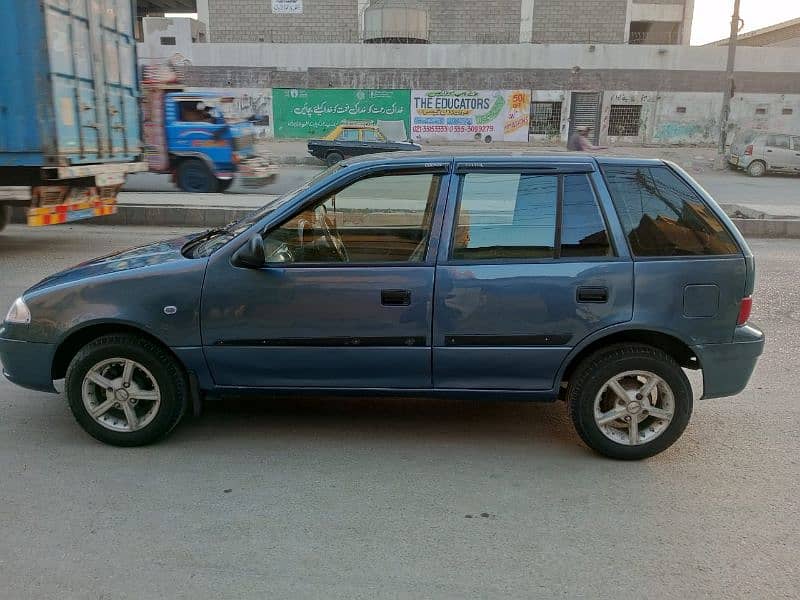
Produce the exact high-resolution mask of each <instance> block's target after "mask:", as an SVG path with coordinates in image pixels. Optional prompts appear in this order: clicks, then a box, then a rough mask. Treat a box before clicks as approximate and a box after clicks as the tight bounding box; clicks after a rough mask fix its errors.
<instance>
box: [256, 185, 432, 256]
mask: <svg viewBox="0 0 800 600" xmlns="http://www.w3.org/2000/svg"><path fill="white" fill-rule="evenodd" d="M440 181H441V176H439V175H435V174H433V173H415V174H404V175H387V176H380V177H370V178H367V179H361V180H359V181H357V182H355V183H353V184H352V185H350V186H348V187H345V188H343V189H340V190H338V191H336V192H335V193H333V194H330V195H327V196H325V197H324V198H321V199H319V200H318V201H317V202H315V203H314V204H312V205H311V206H309V207H307V208H305V209H303V210H301V211H300V212H299V213H297V214H295V215H294V216H293V217H291V218H290V219H288V220H287V221H285V222H284V223H283V224H281V225H280V226H278V227H277V228H275V229H273V230H271V231H269V232H268V233H267V234H266V235H265V238H264V242H265V246H266V248H267V253H268V257H267V262H282V263H331V262H333V263H347V264H367V263H395V262H396V263H408V262H410V263H419V262H423V261H424V260H425V255H426V251H427V246H428V239H429V237H430V231H431V222H432V216H433V211H434V207H435V203H436V197H437V195H438V192H439V185H440Z"/></svg>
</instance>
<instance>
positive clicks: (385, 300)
mask: <svg viewBox="0 0 800 600" xmlns="http://www.w3.org/2000/svg"><path fill="white" fill-rule="evenodd" d="M381 304H383V305H384V306H408V305H409V304H411V292H409V291H408V290H381Z"/></svg>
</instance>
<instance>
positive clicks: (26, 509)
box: [0, 226, 800, 600]
mask: <svg viewBox="0 0 800 600" xmlns="http://www.w3.org/2000/svg"><path fill="white" fill-rule="evenodd" d="M177 233H180V230H164V229H139V228H135V227H114V228H111V227H104V226H89V227H87V226H61V227H58V228H43V229H27V228H25V227H23V226H11V227H10V228H9V230H8V231H7V232H5V233H4V234H3V235H2V236H0V278H2V285H0V304H1V305H2V306H3V310H5V307H6V306H7V305H9V304H10V303H11V302H12V300H13V299H14V297H15V296H17V295H18V294H19V293H20V292H22V290H24V289H25V288H26V287H27V286H29V285H31V284H32V283H34V282H35V281H37V280H38V279H39V278H41V277H42V276H44V275H46V274H48V273H50V272H52V271H55V270H57V269H61V268H64V267H67V266H69V265H71V264H74V263H77V262H79V261H82V260H85V259H87V258H89V257H91V256H94V255H98V254H103V253H106V252H109V251H112V250H114V249H118V248H125V247H128V246H132V245H136V244H140V243H144V242H148V241H155V240H158V239H161V238H164V237H167V236H170V235H175V234H177ZM753 248H754V250H755V252H756V255H757V258H758V263H759V269H760V270H759V275H758V288H757V294H756V303H755V312H754V319H755V321H756V322H759V323H760V324H761V325H762V326H763V327H764V328H765V330H766V332H767V335H768V344H767V349H766V354H765V356H764V357H763V359H762V361H761V363H760V365H759V368H758V370H757V372H756V374H755V376H754V378H753V380H752V382H751V384H750V386H749V388H748V389H747V390H746V391H745V392H744V393H743V394H741V395H740V396H738V397H736V398H732V399H721V400H709V401H702V402H698V403H697V404H696V406H695V413H694V416H693V419H692V422H691V423H690V425H689V427H688V429H687V430H686V433H685V434H684V436H683V438H682V439H681V440H679V441H678V443H677V444H676V445H675V446H673V447H672V448H671V449H670V450H668V451H667V452H665V453H663V454H661V455H659V456H657V457H655V458H653V459H651V460H648V461H645V462H639V463H623V462H614V461H610V460H606V459H602V458H599V457H597V456H595V455H594V454H592V453H591V452H590V451H589V450H587V449H586V448H585V447H584V446H582V445H581V443H580V440H579V439H578V437H577V436H576V435H575V433H573V430H572V427H571V425H570V422H569V419H568V418H567V415H566V411H565V409H564V406H563V405H562V404H560V403H557V404H546V405H536V404H517V403H506V402H503V403H485V404H484V403H480V402H471V401H442V400H434V399H426V400H403V399H373V398H369V397H363V398H356V399H347V400H345V399H323V398H315V397H309V398H306V399H302V400H286V399H271V398H264V399H263V400H250V401H229V402H226V403H224V404H223V403H220V402H217V403H213V404H211V405H210V406H209V408H208V410H207V412H206V413H205V414H204V415H203V416H202V417H201V418H199V419H190V420H188V421H187V422H185V423H183V424H182V425H181V426H180V427H179V428H178V429H177V430H176V432H175V433H174V435H173V436H172V437H171V438H169V439H168V440H166V441H165V442H163V443H161V444H159V445H156V446H152V447H147V448H139V449H121V448H112V447H109V446H104V445H102V444H100V443H98V442H96V441H94V440H93V439H91V438H90V437H88V436H87V435H86V434H84V433H83V431H82V430H80V429H79V428H78V426H77V425H76V424H75V423H74V422H73V419H72V416H71V414H70V412H69V410H68V408H67V406H66V404H65V402H64V400H63V399H62V398H60V397H58V396H54V395H48V394H41V393H37V392H32V391H26V390H22V389H19V388H17V387H14V386H12V385H11V384H10V383H8V382H6V381H2V382H0V500H1V501H0V532H1V533H0V535H1V536H2V542H0V581H1V582H2V592H0V597H3V598H13V599H14V600H25V599H36V600H42V599H50V598H52V599H59V600H60V599H64V598H70V599H81V600H82V599H86V600H88V599H92V600H97V599H99V598H104V599H114V600H117V599H135V600H140V599H142V598H170V599H184V598H185V599H191V600H195V599H199V598H258V599H262V598H291V599H295V598H325V599H335V598H347V599H353V598H364V599H369V600H373V599H376V598H404V599H405V598H454V599H455V598H459V599H460V598H493V599H494V598H498V599H499V598H503V599H505V598H521V599H528V598H593V599H604V598H614V599H617V600H619V599H623V600H624V599H628V598H630V599H635V598H654V599H661V598H669V599H676V600H686V599H692V600H694V599H699V598H727V599H730V598H743V599H744V598H747V599H750V598H797V597H798V581H800V570H799V568H798V563H797V557H798V556H800V525H799V524H798V517H797V502H798V477H799V476H800V459H799V458H798V448H800V429H798V426H797V424H798V423H799V422H800V408H799V405H800V403H798V398H797V393H796V390H797V373H798V372H800V336H798V330H799V327H798V323H800V296H799V295H798V294H797V257H798V256H799V255H800V242H797V241H766V240H764V241H755V242H753Z"/></svg>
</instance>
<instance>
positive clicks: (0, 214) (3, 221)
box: [0, 205, 11, 231]
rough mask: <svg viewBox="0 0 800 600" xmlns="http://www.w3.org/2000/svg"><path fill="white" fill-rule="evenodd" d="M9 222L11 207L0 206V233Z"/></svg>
mask: <svg viewBox="0 0 800 600" xmlns="http://www.w3.org/2000/svg"><path fill="white" fill-rule="evenodd" d="M10 222H11V207H10V206H3V205H0V231H3V229H5V228H6V225H8V224H9V223H10Z"/></svg>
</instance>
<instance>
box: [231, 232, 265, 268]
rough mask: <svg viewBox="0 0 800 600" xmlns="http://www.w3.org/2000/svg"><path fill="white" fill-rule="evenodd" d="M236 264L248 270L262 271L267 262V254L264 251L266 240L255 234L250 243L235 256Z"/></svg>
mask: <svg viewBox="0 0 800 600" xmlns="http://www.w3.org/2000/svg"><path fill="white" fill-rule="evenodd" d="M233 262H234V264H236V265H238V266H241V267H247V268H248V269H260V268H261V267H263V266H264V263H265V262H267V252H266V250H265V249H264V240H263V238H262V237H261V236H260V235H259V234H255V235H254V236H253V237H251V238H250V240H248V242H247V243H246V244H245V245H244V246H242V247H241V248H239V249H238V250H237V251H236V254H234V255H233Z"/></svg>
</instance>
